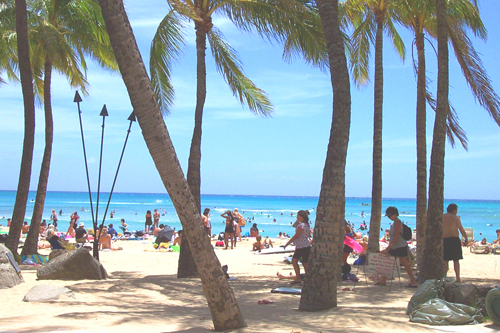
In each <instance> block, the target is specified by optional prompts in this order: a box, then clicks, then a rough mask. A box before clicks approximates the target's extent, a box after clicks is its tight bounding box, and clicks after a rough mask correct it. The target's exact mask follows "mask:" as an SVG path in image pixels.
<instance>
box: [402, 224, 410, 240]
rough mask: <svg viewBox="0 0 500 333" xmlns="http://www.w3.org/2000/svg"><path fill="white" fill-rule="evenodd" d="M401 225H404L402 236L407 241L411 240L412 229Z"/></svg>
mask: <svg viewBox="0 0 500 333" xmlns="http://www.w3.org/2000/svg"><path fill="white" fill-rule="evenodd" d="M401 224H402V225H403V230H402V232H401V236H403V239H404V240H406V241H409V240H411V234H412V232H411V228H410V227H409V226H407V225H406V224H404V223H402V222H401Z"/></svg>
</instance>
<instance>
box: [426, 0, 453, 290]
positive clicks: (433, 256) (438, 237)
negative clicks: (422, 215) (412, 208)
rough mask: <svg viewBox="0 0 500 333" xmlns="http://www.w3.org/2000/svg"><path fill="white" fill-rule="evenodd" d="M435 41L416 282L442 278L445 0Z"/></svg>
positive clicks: (446, 79) (446, 82) (440, 1)
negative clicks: (433, 107) (425, 191)
mask: <svg viewBox="0 0 500 333" xmlns="http://www.w3.org/2000/svg"><path fill="white" fill-rule="evenodd" d="M436 11H437V16H436V17H437V40H438V91H437V108H436V120H435V121H434V133H433V139H432V152H431V167H430V177H429V208H428V211H427V228H426V232H425V235H426V239H425V248H424V258H425V260H424V261H423V264H422V270H421V271H420V274H419V281H420V282H424V281H425V280H427V279H440V278H442V277H443V276H444V265H443V225H442V223H443V203H444V197H443V195H444V156H445V144H446V117H447V114H448V88H449V87H448V85H449V77H448V31H447V23H446V0H436Z"/></svg>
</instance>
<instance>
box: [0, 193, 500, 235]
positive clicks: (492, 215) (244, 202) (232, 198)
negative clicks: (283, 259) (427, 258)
mask: <svg viewBox="0 0 500 333" xmlns="http://www.w3.org/2000/svg"><path fill="white" fill-rule="evenodd" d="M16 193H17V191H12V190H0V224H3V225H6V224H7V223H6V219H7V218H9V217H11V215H12V211H13V208H14V203H15V196H16ZM35 196H36V191H30V193H29V195H28V202H27V207H26V214H25V221H26V222H28V223H30V221H31V216H32V213H33V207H34V200H35ZM318 198H319V197H317V196H280V195H248V194H246V195H241V194H224V195H221V194H202V195H201V205H202V209H204V208H206V207H208V208H210V209H211V220H212V234H218V233H219V232H221V231H223V230H224V221H225V219H224V218H222V217H221V216H220V214H222V213H223V212H224V211H225V210H227V209H231V210H233V209H234V208H238V209H239V211H240V212H241V213H242V214H243V216H244V217H245V218H246V219H247V220H249V221H248V222H247V225H246V226H245V227H244V228H243V229H242V234H245V233H247V232H248V231H249V228H250V227H251V225H252V224H253V223H257V226H258V228H259V230H260V231H261V233H262V234H263V235H264V236H269V237H276V236H277V235H278V233H279V232H286V233H287V234H293V233H294V229H293V227H292V226H291V224H292V223H293V222H294V221H295V214H296V212H297V211H299V210H301V209H307V210H309V211H310V212H311V216H310V220H311V221H312V223H313V224H314V221H315V219H316V207H317V204H318ZM96 200H97V193H92V201H93V209H94V216H95V214H96ZM108 200H109V193H108V192H101V193H100V195H99V210H98V211H97V214H98V216H97V221H98V222H99V223H101V222H102V220H103V213H104V211H105V210H106V205H107V203H108ZM452 202H453V203H456V204H457V205H458V207H459V210H458V215H459V216H461V219H462V224H463V225H464V227H471V228H473V229H474V237H475V239H476V240H478V239H482V238H483V237H485V238H486V239H487V240H488V242H491V241H493V240H494V239H496V234H495V230H496V229H499V228H500V200H477V199H470V200H466V199H445V201H444V203H445V207H446V206H447V205H448V204H450V203H452ZM370 203H371V198H369V197H346V205H345V209H346V212H345V218H346V220H347V221H349V222H351V223H352V224H353V225H354V226H355V227H358V226H359V225H360V224H362V223H363V221H364V222H366V223H367V224H369V223H370V210H371V208H370ZM388 206H395V207H398V209H399V211H400V218H401V220H402V221H403V222H405V223H407V224H408V225H409V226H410V227H411V228H415V223H416V220H415V219H416V212H415V211H416V199H414V198H383V199H382V210H383V211H385V208H387V207H388ZM445 207H443V209H445ZM52 209H55V210H56V212H58V213H59V212H60V211H62V212H63V214H62V215H60V216H59V217H58V218H59V230H60V231H66V229H67V227H68V225H69V220H70V215H71V213H73V212H74V211H76V212H78V214H79V216H80V221H81V222H84V223H85V225H86V227H87V228H90V227H91V226H92V214H91V209H90V200H89V194H88V192H80V191H48V192H47V196H46V200H45V206H44V213H43V219H46V221H47V222H48V221H49V218H50V213H51V210H52ZM154 209H158V211H159V212H160V214H161V218H160V224H165V225H169V226H170V227H172V228H176V230H179V229H182V226H181V223H180V221H179V218H178V217H177V214H176V212H175V209H174V207H173V204H172V201H171V200H170V197H169V196H168V194H167V193H166V192H165V193H130V192H114V193H113V195H112V197H111V201H110V204H109V209H108V211H107V213H106V218H105V219H104V220H105V224H106V225H108V224H110V223H113V225H114V226H115V227H117V226H118V225H119V224H120V219H122V218H123V219H125V221H126V223H127V224H128V225H129V229H131V230H143V229H144V221H145V214H146V211H147V210H150V211H151V212H152V211H153V210H154ZM111 212H114V216H113V218H111V217H110V213H111ZM292 215H293V216H292ZM390 222H391V221H390V220H389V219H388V218H386V217H384V216H382V219H381V228H383V229H385V228H388V227H389V226H390ZM364 232H365V233H366V231H364Z"/></svg>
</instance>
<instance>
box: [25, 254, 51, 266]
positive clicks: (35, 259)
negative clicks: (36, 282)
mask: <svg viewBox="0 0 500 333" xmlns="http://www.w3.org/2000/svg"><path fill="white" fill-rule="evenodd" d="M21 259H22V260H21V261H24V260H26V259H31V260H32V261H33V262H36V263H37V264H40V265H45V264H46V263H48V262H49V258H48V257H46V256H42V255H40V254H28V255H26V256H21Z"/></svg>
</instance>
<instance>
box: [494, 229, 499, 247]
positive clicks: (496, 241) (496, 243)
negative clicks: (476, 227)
mask: <svg viewBox="0 0 500 333" xmlns="http://www.w3.org/2000/svg"><path fill="white" fill-rule="evenodd" d="M496 233H497V239H495V240H494V241H493V244H494V245H500V229H497V231H496Z"/></svg>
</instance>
